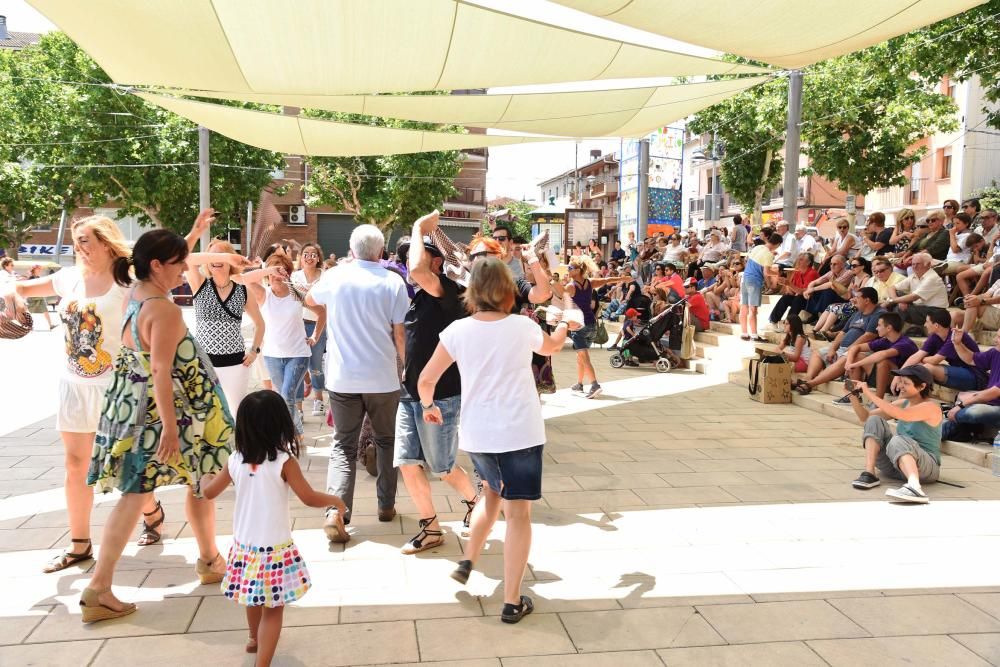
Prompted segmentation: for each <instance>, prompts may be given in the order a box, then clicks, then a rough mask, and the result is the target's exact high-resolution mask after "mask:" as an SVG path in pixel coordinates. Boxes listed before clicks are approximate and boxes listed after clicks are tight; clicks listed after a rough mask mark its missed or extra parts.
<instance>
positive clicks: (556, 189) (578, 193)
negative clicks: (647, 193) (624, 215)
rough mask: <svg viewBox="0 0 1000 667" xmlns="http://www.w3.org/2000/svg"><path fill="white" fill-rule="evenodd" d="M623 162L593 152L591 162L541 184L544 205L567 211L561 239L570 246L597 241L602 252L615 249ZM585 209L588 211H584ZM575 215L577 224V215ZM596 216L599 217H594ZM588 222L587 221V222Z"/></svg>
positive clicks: (610, 155)
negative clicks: (621, 164) (575, 213)
mask: <svg viewBox="0 0 1000 667" xmlns="http://www.w3.org/2000/svg"><path fill="white" fill-rule="evenodd" d="M619 177H620V163H619V160H618V155H617V154H615V153H609V154H603V155H602V154H601V151H599V150H592V151H591V152H590V158H589V162H587V163H586V164H584V165H580V166H579V167H578V168H575V169H569V170H567V171H565V172H563V173H561V174H559V175H557V176H553V177H552V178H550V179H547V180H545V181H542V182H541V183H539V184H538V187H539V194H540V195H541V201H542V202H543V205H545V206H549V205H550V202H551V205H553V206H555V207H556V208H557V209H559V210H563V211H567V212H568V214H567V216H566V221H565V229H564V230H563V232H562V235H561V238H560V245H562V240H563V239H565V242H566V243H567V244H569V245H575V244H576V243H577V241H579V242H580V243H581V244H583V245H586V244H587V243H589V242H590V240H591V239H597V240H598V243H599V244H600V245H601V247H602V249H604V250H605V252H607V250H608V249H609V248H611V247H613V246H614V242H615V239H616V238H617V234H618V213H619V202H618V188H619ZM584 209H585V210H584ZM575 211H576V212H579V214H578V215H576V222H574V220H573V219H574V215H573V214H574V212H575ZM594 214H596V215H594ZM585 220H586V222H584V221H585Z"/></svg>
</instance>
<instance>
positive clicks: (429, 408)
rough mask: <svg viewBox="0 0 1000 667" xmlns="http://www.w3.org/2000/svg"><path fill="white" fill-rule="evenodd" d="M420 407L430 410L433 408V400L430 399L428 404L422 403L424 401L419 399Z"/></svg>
mask: <svg viewBox="0 0 1000 667" xmlns="http://www.w3.org/2000/svg"><path fill="white" fill-rule="evenodd" d="M420 407H422V408H423V409H424V410H431V409H433V408H434V401H431V404H430V405H424V402H423V401H420Z"/></svg>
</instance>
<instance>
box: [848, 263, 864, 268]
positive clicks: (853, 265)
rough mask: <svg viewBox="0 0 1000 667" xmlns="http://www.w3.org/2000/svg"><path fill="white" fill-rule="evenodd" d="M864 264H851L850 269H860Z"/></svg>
mask: <svg viewBox="0 0 1000 667" xmlns="http://www.w3.org/2000/svg"><path fill="white" fill-rule="evenodd" d="M862 266H864V264H851V268H852V269H860V268H861V267H862Z"/></svg>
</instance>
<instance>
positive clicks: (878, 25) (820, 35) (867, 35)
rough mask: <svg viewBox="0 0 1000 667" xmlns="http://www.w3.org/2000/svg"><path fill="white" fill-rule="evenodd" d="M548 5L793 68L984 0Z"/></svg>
mask: <svg viewBox="0 0 1000 667" xmlns="http://www.w3.org/2000/svg"><path fill="white" fill-rule="evenodd" d="M552 1H553V2H556V3H558V4H560V5H565V6H567V7H572V8H573V9H578V10H580V11H583V12H586V13H588V14H593V15H595V16H600V17H602V18H605V19H610V20H612V21H616V22H618V23H623V24H625V25H628V26H632V27H634V28H639V29H641V30H646V31H648V32H652V33H656V34H658V35H663V36H665V37H671V38H673V39H678V40H681V41H684V42H688V43H689V44H697V45H699V46H705V47H708V48H711V49H716V50H719V51H725V52H726V53H734V54H737V55H741V56H744V57H745V58H751V59H753V60H759V61H762V62H766V63H771V64H772V65H776V66H778V67H787V68H790V69H792V68H797V67H803V66H805V65H809V64H812V63H815V62H819V61H820V60H827V59H828V58H834V57H836V56H842V55H844V54H845V53H851V52H853V51H858V50H860V49H863V48H866V47H868V46H871V45H872V44H878V43H879V42H883V41H885V40H887V39H889V38H891V37H896V36H897V35H902V34H904V33H907V32H910V31H911V30H916V29H917V28H921V27H923V26H926V25H930V24H931V23H935V22H937V21H940V20H942V19H945V18H948V17H949V16H954V15H955V14H960V13H961V12H964V11H966V10H968V9H971V8H972V7H975V6H977V5H980V4H982V3H983V2H984V1H985V0H833V1H826V2H817V1H815V0H809V1H805V0H753V1H751V0H715V1H714V2H711V3H704V2H691V0H552ZM969 38H970V39H975V36H974V35H970V37H969Z"/></svg>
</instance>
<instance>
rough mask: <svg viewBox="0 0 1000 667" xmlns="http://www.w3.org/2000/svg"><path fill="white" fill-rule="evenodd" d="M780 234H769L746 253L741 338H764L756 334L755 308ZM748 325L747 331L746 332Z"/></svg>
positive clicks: (758, 303)
mask: <svg viewBox="0 0 1000 667" xmlns="http://www.w3.org/2000/svg"><path fill="white" fill-rule="evenodd" d="M781 240H782V239H781V236H780V235H778V234H773V233H772V234H771V235H770V236H768V237H767V239H766V241H765V242H764V244H762V245H759V246H755V247H754V248H753V250H751V251H750V252H748V253H747V261H746V268H745V269H744V270H743V282H741V283H740V333H741V336H740V338H741V339H742V340H750V339H751V338H753V339H754V340H756V341H764V340H766V339H765V338H764V337H763V336H759V335H757V309H758V308H760V303H761V295H762V294H763V292H764V274H765V272H766V271H767V268H768V267H769V266H771V265H772V264H774V251H775V250H776V249H777V248H779V247H780V246H781ZM747 326H749V328H750V330H749V333H748V332H747Z"/></svg>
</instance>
